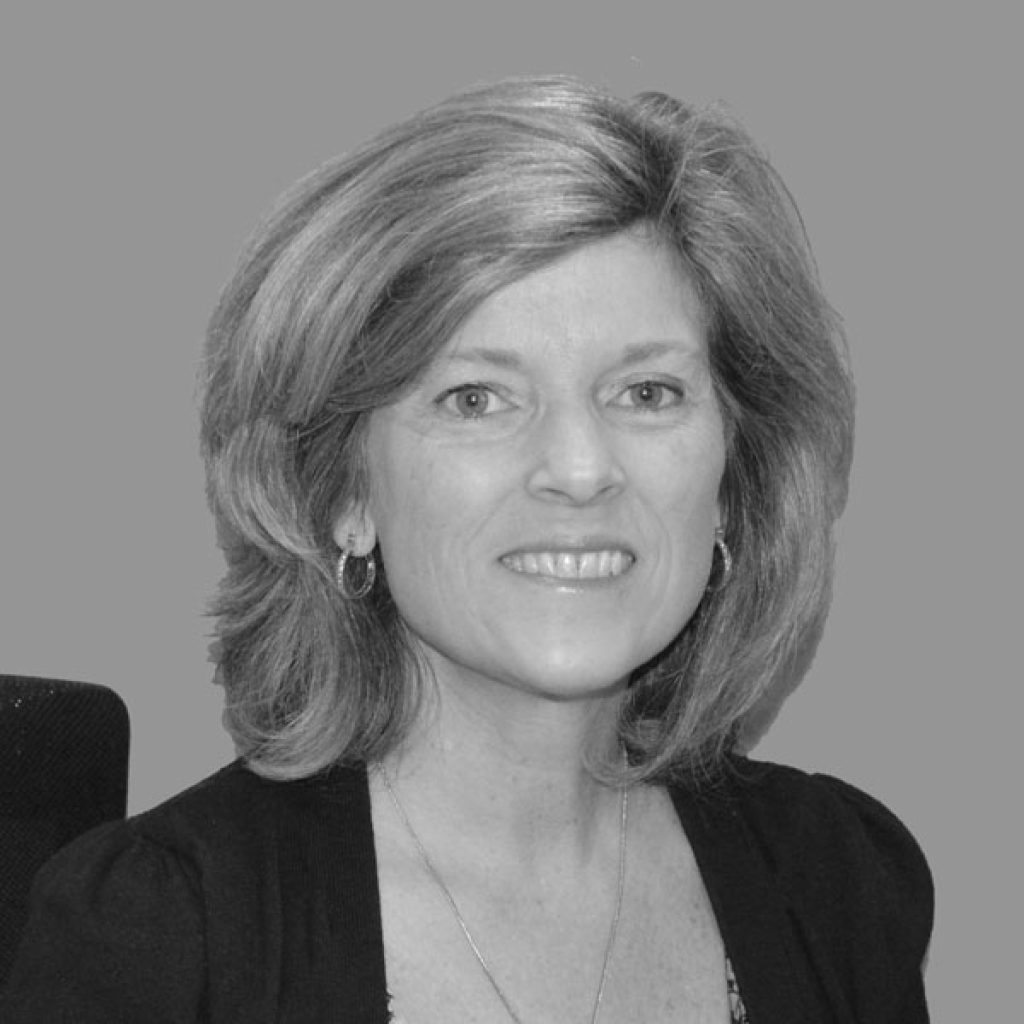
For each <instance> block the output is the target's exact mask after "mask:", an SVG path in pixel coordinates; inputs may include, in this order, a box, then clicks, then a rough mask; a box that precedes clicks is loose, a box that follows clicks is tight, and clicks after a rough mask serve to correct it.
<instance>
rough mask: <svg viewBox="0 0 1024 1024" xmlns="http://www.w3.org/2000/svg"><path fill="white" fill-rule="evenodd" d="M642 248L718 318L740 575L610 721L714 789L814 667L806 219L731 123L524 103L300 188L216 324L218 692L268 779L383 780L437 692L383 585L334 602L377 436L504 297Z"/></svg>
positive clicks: (835, 392)
mask: <svg viewBox="0 0 1024 1024" xmlns="http://www.w3.org/2000/svg"><path fill="white" fill-rule="evenodd" d="M640 226H644V227H648V229H649V230H652V231H653V232H655V234H656V235H657V237H658V238H660V239H662V240H664V242H665V243H667V244H669V245H670V246H672V248H673V249H674V250H675V251H676V252H677V253H678V254H679V256H680V258H681V266H682V268H683V269H682V271H681V272H684V273H685V274H686V275H687V276H688V277H689V278H690V279H691V281H692V283H693V285H694V286H695V288H696V289H697V293H698V296H699V298H700V301H701V304H702V306H703V310H704V313H705V316H706V318H707V326H708V344H709V355H710V362H711V368H712V374H713V378H714V382H715V387H716V392H717V395H718V400H719V402H720V404H721V406H722V409H723V412H724V414H725V420H726V430H727V440H728V446H727V461H726V469H725V474H724V478H723V482H722V494H721V500H722V505H723V509H724V513H725V520H726V539H727V542H728V544H729V546H730V548H731V550H732V552H733V556H734V571H733V574H732V579H731V581H730V582H729V584H728V586H727V587H725V588H723V589H722V590H720V591H716V592H714V593H709V594H708V595H706V596H705V599H704V600H703V601H702V603H701V605H700V607H699V608H698V610H697V612H696V613H695V614H694V616H693V618H692V619H691V620H690V622H688V623H686V624H685V625H682V624H681V631H680V634H679V636H678V637H677V639H676V640H675V641H674V642H673V644H671V645H670V646H669V647H668V648H667V649H666V650H665V651H664V652H662V653H661V654H660V655H659V656H658V657H657V658H655V659H654V661H653V662H651V663H650V664H648V665H645V666H643V667H641V668H640V669H638V670H637V672H636V673H635V678H634V681H633V685H632V686H631V687H630V689H629V690H628V691H627V693H626V695H625V697H624V699H623V703H622V706H621V710H620V717H619V729H620V735H621V738H622V740H623V742H624V743H625V744H626V746H627V749H628V750H629V751H630V760H631V765H632V767H631V769H630V771H631V774H632V775H634V776H635V777H638V778H668V777H673V776H680V775H682V774H692V773H693V772H694V771H702V772H703V771H708V770H710V769H711V768H713V767H714V766H715V765H716V764H718V763H719V762H720V760H721V756H722V754H723V753H724V752H725V751H726V750H727V749H729V747H730V746H731V745H732V744H733V743H734V742H735V739H736V736H737V733H738V730H739V729H741V728H742V725H743V722H744V721H745V719H746V718H747V717H748V716H749V715H750V714H751V712H752V710H753V709H755V708H756V706H757V705H758V703H759V702H761V701H763V700H764V699H765V694H766V693H768V692H769V691H770V690H772V689H773V688H778V687H779V686H781V685H787V686H789V687H790V688H791V686H792V680H791V678H790V677H791V676H792V674H793V672H794V665H798V664H799V665H802V666H803V667H806V662H807V661H808V660H809V659H808V656H807V651H808V649H809V648H810V649H811V650H813V646H814V644H815V643H816V640H817V637H818V635H819V634H820V631H821V626H822V622H823V620H824V616H825V614H826V612H827V609H828V605H829V601H830V593H831V579H832V566H833V523H834V520H835V519H836V517H837V516H838V515H839V513H840V511H841V510H842V507H843V504H844V502H845V495H846V482H847V477H848V472H849V465H850V459H851V449H852V426H853V423H852V406H853V394H852V384H851V382H850V376H849V372H848V365H847V358H846V350H845V342H844V339H843V335H842V331H841V328H840V324H839V322H838V318H837V317H836V315H835V314H834V313H833V311H832V310H831V308H830V307H829V305H828V303H827V302H826V300H825V298H824V297H823V295H822V293H821V289H820V286H819V283H818V279H817V274H816V271H815V268H814V264H813V260H812V258H811V255H810V250H809V247H808V244H807V241H806V238H805V234H804V231H803V228H802V225H801V223H800V220H799V216H798V214H797V212H796V209H795V206H794V204H793V203H792V200H791V198H790V196H789V194H788V192H787V191H786V189H785V187H784V185H783V184H782V183H781V181H780V180H779V178H778V176H777V175H776V173H775V172H774V171H773V169H772V168H771V166H770V165H769V164H768V162H767V161H766V160H765V159H764V158H763V157H762V156H761V154H760V153H759V152H758V150H757V149H756V147H755V146H754V144H753V143H752V142H751V140H750V139H749V137H748V136H747V135H746V134H745V132H744V131H743V130H742V129H741V128H740V127H738V126H737V125H736V124H735V123H733V122H732V121H731V120H730V119H729V118H728V117H726V116H725V115H724V114H723V113H722V112H720V111H718V110H714V109H711V110H695V109H693V108H691V107H688V106H686V105H685V104H682V103H680V102H678V101H676V100H674V99H671V98H670V97H667V96H664V95H661V94H645V95H642V96H640V97H637V98H636V99H634V100H620V99H616V98H614V97H611V96H609V95H607V94H605V93H603V92H601V91H599V90H597V89H594V88H592V87H589V86H587V85H584V84H583V83H580V82H578V81H576V80H574V79H569V78H538V79H517V80H512V81H507V82H502V83H498V84H496V85H492V86H487V87H482V88H479V89H475V90H472V91H470V92H467V93H464V94H461V95H459V96H456V97H453V98H452V99H449V100H447V101H445V102H443V103H441V104H439V105H437V106H436V107H433V108H431V109H429V110H426V111H424V112H422V113H420V114H417V115H415V116H414V117H412V118H410V119H408V120H406V121H404V122H402V123H400V124H398V125H396V126H394V127H392V128H390V129H388V130H387V131H385V132H383V133H382V134H381V135H379V136H378V137H377V138H375V139H373V140H372V141H370V142H369V143H368V144H366V145H365V146H363V147H362V148H361V149H359V150H357V151H356V152H354V153H352V154H351V155H349V156H346V157H341V158H339V159H337V160H334V161H331V162H329V163H328V164H326V165H324V166H323V167H321V168H320V169H319V170H317V171H315V172H314V173H313V174H311V175H310V176H309V177H307V178H305V179H303V180H302V181H301V182H299V183H298V184H297V185H296V186H295V187H294V188H293V189H292V190H291V191H290V192H289V193H288V194H286V195H285V197H284V198H283V199H282V201H281V202H280V203H279V205H278V206H277V208H276V209H275V210H274V211H273V212H272V213H271V215H270V216H269V218H268V219H267V220H266V221H265V223H264V224H263V225H262V226H261V227H260V228H259V229H258V230H257V232H256V233H255V235H254V236H253V238H252V239H251V241H250V242H249V244H248V246H247V247H246V249H245V250H244V252H243V254H242V256H241V259H240V262H239V265H238V267H237V269H236V272H235V274H234V276H233V278H232V279H231V281H230V282H229V283H228V285H227V287H226V289H225V290H224V292H223V294H222V296H221V299H220V301H219V303H218V306H217V309H216V310H215V312H214V315H213V318H212V320H211V323H210V327H209V331H208V336H207V345H206V358H205V364H204V374H203V381H202V430H201V443H202V451H203V455H204V458H205V461H206V467H207V490H208V497H209V502H210V506H211V508H212V510H213V513H214V516H215V519H216V522H217V527H218V538H219V542H220V544H221V547H222V548H223V550H224V554H225V558H226V561H227V573H226V575H225V577H224V580H223V582H222V584H221V587H220V590H219V593H218V595H217V597H216V599H215V601H214V602H213V605H212V612H213V614H214V616H215V618H216V633H217V636H218V640H219V649H220V660H219V665H218V673H217V677H218V680H219V681H220V682H221V683H222V684H223V685H224V687H225V690H226V695H227V700H226V709H225V723H226V726H227V728H228V730H229V731H230V733H231V735H232V736H233V738H234V740H235V743H236V745H237V747H238V750H239V752H240V754H241V755H242V756H243V757H245V758H246V760H247V761H248V763H249V764H250V766H251V767H252V768H253V770H255V771H257V772H259V773H261V774H264V775H267V776H270V777H276V778H292V777H301V776H307V775H311V774H314V773H316V772H317V771H319V770H321V769H323V768H325V767H327V766H329V765H330V764H332V763H335V762H338V761H357V760H374V759H377V758H379V757H381V756H383V755H384V754H386V753H387V752H388V751H389V750H391V749H392V748H393V747H394V746H395V744H396V743H397V742H398V741H399V740H400V739H401V737H402V736H403V735H404V734H405V731H406V730H407V728H408V727H409V725H410V723H411V722H412V720H413V719H414V717H415V715H416V714H417V712H418V709H419V708H420V705H421V696H422V692H421V687H422V685H423V679H424V672H423V671H422V666H420V665H418V664H417V662H416V658H415V654H414V651H413V649H412V647H411V645H410V644H409V643H408V640H407V637H406V634H405V630H404V627H403V624H402V620H401V617H400V615H399V613H398V610H397V609H396V607H395V605H394V602H393V601H392V600H391V596H390V592H389V591H388V587H387V580H386V577H385V576H384V575H383V574H381V575H380V577H379V579H378V581H377V583H376V585H375V587H374V589H373V591H372V593H371V594H370V595H369V596H368V597H367V598H365V599H364V600H362V601H358V602H352V601H346V600H345V599H344V598H342V597H341V595H340V594H339V592H338V590H337V587H336V585H335V581H334V569H335V563H336V559H337V555H338V551H337V548H336V546H335V544H334V542H333V540H332V538H331V528H332V524H333V523H334V522H335V520H336V519H337V517H338V516H339V515H340V514H342V513H343V512H345V511H347V510H353V509H358V508H359V507H361V504H362V502H363V500H364V498H365V497H366V494H367V479H368V470H369V467H367V465H366V462H365V455H364V450H363V438H364V431H365V424H366V419H367V417H368V415H369V414H370V413H371V412H372V411H373V410H374V409H376V408H380V407H382V406H385V405H388V404H390V403H391V402H393V401H395V400H396V399H397V398H398V397H399V396H400V395H401V394H402V393H404V391H405V390H406V389H407V388H408V387H410V386H411V385H412V383H414V382H415V381H416V380H417V378H418V377H419V376H420V375H421V374H422V373H423V371H424V370H425V369H426V367H427V366H428V365H429V364H430V362H431V360H432V359H433V358H434V356H435V355H436V353H437V352H438V350H439V349H440V348H441V347H442V346H443V345H444V344H445V343H446V342H447V340H448V339H449V338H451V336H452V334H453V333H454V332H455V330H456V329H457V327H458V326H459V324H460V323H461V322H462V321H463V320H464V319H465V318H466V316H467V315H468V314H469V313H470V312H471V311H472V310H473V309H475V308H476V307H477V306H478V305H479V304H480V303H481V302H482V301H483V300H484V299H486V298H487V297H488V296H489V295H491V294H493V293H494V292H495V291H497V290H498V289H500V288H502V287H505V286H507V285H509V284H511V283H513V282H514V281H517V280H520V279H521V278H523V277H524V276H526V275H527V274H529V273H531V272H532V271H534V270H538V269H540V268H542V267H545V266H548V265H550V264H551V263H553V262H554V261H556V260H557V259H559V258H560V257H562V256H564V255H566V254H567V253H569V252H571V251H572V250H574V249H576V248H578V247H580V246H582V245H585V244H587V243H588V242H591V241H596V240H598V239H601V238H606V237H609V236H611V235H614V234H616V233H619V232H622V231H625V230H628V229H635V228H638V227H640ZM378 562H379V560H378ZM620 769H621V766H620V765H605V766H601V765H596V766H595V771H597V772H598V773H599V774H601V773H603V774H604V775H605V776H607V777H611V776H612V775H614V773H615V772H616V771H618V770H620Z"/></svg>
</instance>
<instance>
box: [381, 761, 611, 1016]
mask: <svg viewBox="0 0 1024 1024" xmlns="http://www.w3.org/2000/svg"><path fill="white" fill-rule="evenodd" d="M377 768H378V771H379V772H380V777H381V780H382V781H383V782H384V788H385V789H386V790H387V791H388V795H389V796H390V797H391V802H392V803H393V804H394V805H395V810H396V811H397V812H398V817H399V818H400V819H401V821H402V824H403V825H404V826H405V830H406V832H408V833H409V838H410V839H412V841H413V845H414V846H415V847H416V851H417V853H418V854H419V857H420V860H421V861H422V862H423V867H424V868H425V869H426V872H427V874H428V875H429V876H430V877H431V878H432V879H433V880H434V883H435V884H436V885H437V887H438V889H440V890H441V893H442V895H443V896H444V898H445V900H446V901H447V903H448V906H449V907H451V911H452V914H454V916H455V920H456V921H458V923H459V927H460V928H461V929H462V934H463V935H464V936H465V938H466V942H467V943H468V944H469V948H470V949H471V950H472V951H473V955H474V956H475V957H476V960H477V963H478V964H480V967H481V968H482V970H483V972H484V974H485V975H486V976H487V980H488V981H489V982H490V983H491V988H493V989H494V992H495V994H496V995H497V997H498V998H499V999H500V1000H501V1005H502V1006H504V1007H505V1010H506V1012H507V1013H508V1015H509V1017H511V1018H512V1020H514V1021H515V1024H523V1020H522V1018H521V1017H520V1016H519V1014H518V1013H517V1012H516V1010H515V1008H514V1007H513V1006H512V1002H511V1000H510V999H509V997H508V996H507V995H506V994H505V991H504V989H502V987H501V985H499V984H498V979H497V978H495V976H494V972H493V971H492V970H491V968H490V966H489V965H488V963H487V961H486V960H485V959H484V955H483V953H481V952H480V947H479V946H478V945H477V942H476V939H474V938H473V933H472V932H471V931H470V930H469V925H467V924H466V919H465V918H464V917H463V916H462V913H461V911H460V910H459V905H458V904H457V903H456V902H455V897H454V896H453V895H452V892H451V889H449V888H448V886H447V885H445V882H444V879H443V878H442V877H441V874H440V872H439V871H438V870H437V868H436V867H434V864H433V862H432V861H431V859H430V857H429V856H427V851H426V850H425V849H424V848H423V843H421V842H420V837H419V836H418V835H417V834H416V829H414V828H413V827H412V822H411V821H410V820H409V816H408V815H407V814H406V813H405V808H404V807H402V803H401V801H400V800H399V799H398V794H397V793H396V792H395V788H394V786H392V785H391V779H390V778H389V776H388V773H387V770H386V769H385V768H384V765H383V764H378V766H377ZM628 821H629V790H628V788H627V787H626V786H623V787H622V801H621V807H620V811H619V876H618V888H617V891H616V894H615V911H614V913H613V914H612V923H611V927H610V928H609V929H608V941H607V943H606V944H605V948H604V961H603V963H602V964H601V977H600V978H599V980H598V983H597V994H596V995H595V996H594V1008H593V1010H592V1011H591V1014H590V1024H597V1018H598V1015H599V1014H600V1012H601V1001H602V999H603V998H604V987H605V982H606V981H607V980H608V965H609V964H610V963H611V959H612V950H613V949H614V948H615V935H616V933H617V932H618V930H619V918H620V917H621V916H622V893H623V890H624V889H625V887H626V826H627V824H628Z"/></svg>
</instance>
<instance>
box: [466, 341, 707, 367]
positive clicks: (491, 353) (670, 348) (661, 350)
mask: <svg viewBox="0 0 1024 1024" xmlns="http://www.w3.org/2000/svg"><path fill="white" fill-rule="evenodd" d="M663 355H682V356H685V357H686V358H688V359H689V358H692V357H693V356H695V355H697V353H696V352H695V351H694V350H693V348H692V347H691V346H690V345H689V344H687V343H685V342H681V341H638V342H633V343H632V344H630V345H627V346H626V350H625V352H624V353H623V356H622V358H621V359H620V360H619V365H621V366H634V365H636V364H637V363H643V362H646V361H647V360H648V359H654V358H657V357H658V356H663ZM451 361H452V362H453V363H487V364H489V365H491V366H498V367H501V368H502V369H505V370H520V369H522V367H523V360H522V358H521V357H520V355H519V353H518V352H515V351H513V350H512V349H506V348H469V349H461V350H459V351H458V352H454V353H452V355H451Z"/></svg>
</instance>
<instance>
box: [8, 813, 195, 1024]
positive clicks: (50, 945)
mask: <svg viewBox="0 0 1024 1024" xmlns="http://www.w3.org/2000/svg"><path fill="white" fill-rule="evenodd" d="M203 932H204V930H203V913H202V904H201V900H200V896H199V890H198V886H197V885H196V884H195V879H194V878H193V877H192V872H191V871H190V869H189V867H188V865H187V864H186V863H185V862H184V860H183V858H181V857H180V856H179V855H178V854H177V853H176V852H174V851H172V850H170V849H167V848H165V847H163V846H161V845H160V844H158V843H156V842H154V841H153V840H152V839H149V838H147V837H145V836H142V835H139V834H138V833H137V831H136V830H135V829H134V828H133V825H132V823H131V822H116V823H111V824H108V825H103V826H100V828H98V829H95V830H93V831H91V832H89V833H87V834H86V835H84V836H82V837H80V838H79V839H77V840H75V841H74V842H73V843H71V844H70V845H69V846H68V847H65V849H63V850H62V851H60V852H59V853H58V854H57V855H56V856H55V857H54V858H53V859H52V860H51V861H49V863H48V864H46V865H45V866H44V867H43V868H42V869H41V871H40V872H39V874H38V876H37V877H36V880H35V883H34V884H33V888H32V894H31V902H30V910H29V920H28V923H27V926H26V929H25V932H24V935H23V937H22V941H21V945H20V947H19V950H18V954H17V956H16V958H15V962H14V965H13V968H12V971H11V974H10V976H9V978H8V982H7V986H6V987H5V989H4V991H3V995H2V996H0V1019H2V1020H4V1021H5V1022H6V1024H29V1022H32V1024H39V1022H46V1024H64V1022H67V1024H71V1022H74V1024H94V1022H95V1024H100V1022H103V1024H129V1022H132V1024H135V1022H138V1024H143V1022H145V1024H165V1022H166V1024H172V1022H173V1024H184V1022H186V1021H187V1022H190V1024H194V1022H196V1021H199V1020H201V1019H202V1016H203V1011H202V1000H203V978H204V962H205V950H204V937H203Z"/></svg>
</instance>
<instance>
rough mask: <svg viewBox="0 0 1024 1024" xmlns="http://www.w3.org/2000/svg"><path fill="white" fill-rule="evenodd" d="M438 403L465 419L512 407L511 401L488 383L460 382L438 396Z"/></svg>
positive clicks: (445, 409)
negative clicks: (502, 396) (501, 395)
mask: <svg viewBox="0 0 1024 1024" xmlns="http://www.w3.org/2000/svg"><path fill="white" fill-rule="evenodd" d="M437 404H438V405H439V406H440V407H441V408H442V409H443V410H444V411H445V412H448V413H451V414H452V415H453V416H458V417H460V418H461V419H464V420H474V419H479V418H480V417H481V416H489V415H491V414H493V413H496V412H502V411H503V410H505V409H508V408H510V403H509V402H508V401H506V400H505V399H504V398H501V397H500V396H499V395H498V394H497V393H496V392H495V391H494V390H492V389H491V388H489V387H488V386H487V385H486V384H460V385H459V386H458V387H455V388H449V389H448V390H447V391H445V392H444V393H443V394H442V395H440V397H438V399H437Z"/></svg>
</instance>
